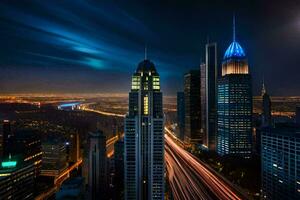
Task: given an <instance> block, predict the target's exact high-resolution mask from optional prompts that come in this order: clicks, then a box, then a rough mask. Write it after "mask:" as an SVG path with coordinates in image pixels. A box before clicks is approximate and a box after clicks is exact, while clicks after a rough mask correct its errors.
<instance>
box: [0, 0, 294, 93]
mask: <svg viewBox="0 0 300 200" xmlns="http://www.w3.org/2000/svg"><path fill="white" fill-rule="evenodd" d="M272 2H273V1H272ZM272 2H271V1H270V2H268V1H263V2H262V1H255V0H254V1H253V0H252V1H238V0H236V1H225V0H224V1H221V0H220V1H195V2H192V1H93V0H65V1H39V0H24V1H16V0H10V1H8V0H7V1H5V0H4V1H1V2H0V69H1V73H0V90H1V91H0V92H31V91H35V92H45V91H46V92H47V91H49V92H104V91H106V92H107V91H108V92H109V91H112V92H127V91H128V89H129V84H130V81H129V80H130V76H131V73H132V72H133V71H134V70H135V68H136V66H137V64H138V62H139V61H140V60H142V59H143V54H144V53H143V50H144V44H145V43H147V44H148V49H149V50H148V52H149V53H148V55H149V56H148V57H149V58H150V59H151V60H153V62H154V63H155V64H156V66H157V68H158V71H159V72H160V74H161V76H162V86H163V89H164V91H165V92H166V93H168V94H174V93H175V92H176V91H177V90H180V89H182V77H183V74H184V72H186V71H187V70H188V69H190V68H196V67H198V66H199V63H200V61H201V60H203V58H204V44H205V42H206V40H207V37H208V36H209V38H210V40H211V41H216V42H217V43H218V47H219V57H220V58H222V55H223V52H224V51H225V49H226V47H227V46H228V45H229V44H230V42H231V18H232V14H233V12H235V13H236V16H237V38H238V41H239V42H240V44H241V45H242V46H243V48H244V49H245V51H246V53H247V56H248V59H249V64H250V68H251V73H252V74H253V85H254V93H255V94H258V92H259V90H260V84H261V79H262V76H263V74H265V79H266V82H267V86H268V88H269V90H270V92H271V93H273V94H274V95H300V90H299V88H300V81H298V75H297V73H298V72H299V69H298V65H299V64H298V63H299V59H300V58H299V55H298V54H299V35H300V34H299V32H300V28H299V27H300V24H299V21H300V15H298V14H297V13H299V12H297V11H299V8H300V6H299V4H297V3H294V2H291V3H288V2H285V4H277V3H272ZM174 83H176V84H174Z"/></svg>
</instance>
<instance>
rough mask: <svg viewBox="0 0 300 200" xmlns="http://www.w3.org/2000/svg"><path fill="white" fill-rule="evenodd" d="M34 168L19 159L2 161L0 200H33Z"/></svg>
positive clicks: (31, 164)
mask: <svg viewBox="0 0 300 200" xmlns="http://www.w3.org/2000/svg"><path fill="white" fill-rule="evenodd" d="M34 186H35V166H34V163H33V162H31V163H25V162H23V160H22V159H21V158H20V157H18V156H17V157H15V158H12V159H11V158H9V159H8V160H5V161H2V162H1V166H0V199H25V200H30V199H34V197H35V196H34Z"/></svg>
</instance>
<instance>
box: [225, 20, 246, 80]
mask: <svg viewBox="0 0 300 200" xmlns="http://www.w3.org/2000/svg"><path fill="white" fill-rule="evenodd" d="M248 73H249V70H248V62H247V60H246V54H245V52H244V50H243V48H242V47H241V45H240V44H239V43H238V42H237V41H236V40H235V17H233V42H232V43H231V44H230V45H229V47H228V48H227V50H226V51H225V54H224V57H223V64H222V76H225V75H227V74H248Z"/></svg>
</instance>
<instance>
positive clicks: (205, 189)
mask: <svg viewBox="0 0 300 200" xmlns="http://www.w3.org/2000/svg"><path fill="white" fill-rule="evenodd" d="M165 130H166V132H167V133H168V134H165V159H166V169H167V174H168V178H169V183H170V187H171V189H172V191H173V195H174V199H175V200H181V199H184V200H194V199H221V200H229V199H230V200H239V199H242V198H241V196H238V195H237V191H236V189H235V188H233V186H232V185H230V184H228V183H227V182H226V181H224V180H223V179H222V178H220V177H219V176H217V175H216V174H215V173H213V172H212V171H211V170H210V169H208V168H207V166H206V165H205V164H204V163H202V161H200V160H199V159H198V158H196V157H195V156H194V155H192V154H191V153H189V152H188V151H186V150H185V149H183V148H182V146H181V144H180V143H178V142H176V141H174V139H173V138H172V136H170V134H169V133H170V132H171V131H170V130H169V129H167V128H165Z"/></svg>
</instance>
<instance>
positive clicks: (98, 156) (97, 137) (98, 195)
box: [88, 130, 108, 200]
mask: <svg viewBox="0 0 300 200" xmlns="http://www.w3.org/2000/svg"><path fill="white" fill-rule="evenodd" d="M89 136H90V149H89V171H88V173H89V174H88V186H89V194H90V198H91V199H92V200H96V199H106V198H107V197H106V196H105V194H107V193H106V189H107V182H108V180H107V176H108V172H107V158H106V136H105V135H104V134H103V132H102V131H100V130H98V131H97V132H95V133H90V134H89Z"/></svg>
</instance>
